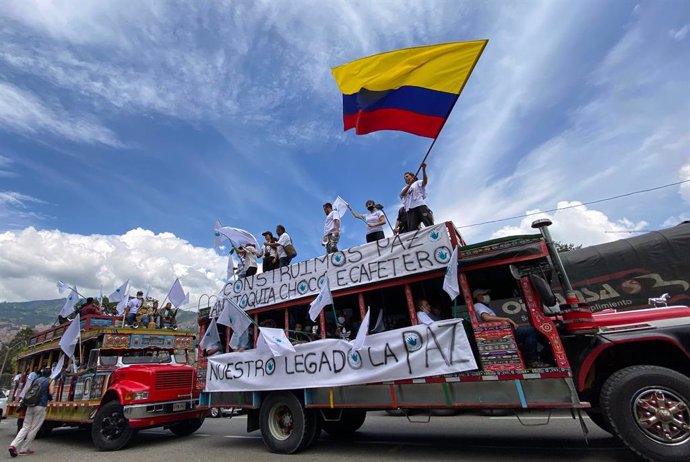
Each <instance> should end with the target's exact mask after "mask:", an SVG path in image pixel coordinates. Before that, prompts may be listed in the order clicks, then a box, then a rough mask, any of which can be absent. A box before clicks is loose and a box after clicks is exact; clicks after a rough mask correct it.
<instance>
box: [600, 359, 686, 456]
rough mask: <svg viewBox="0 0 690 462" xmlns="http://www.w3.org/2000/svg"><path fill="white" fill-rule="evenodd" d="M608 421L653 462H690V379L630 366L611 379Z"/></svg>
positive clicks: (605, 402)
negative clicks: (689, 458) (689, 457)
mask: <svg viewBox="0 0 690 462" xmlns="http://www.w3.org/2000/svg"><path fill="white" fill-rule="evenodd" d="M601 403H602V409H603V411H604V416H605V417H606V419H607V420H608V421H609V422H610V424H611V429H612V430H613V431H614V433H615V434H616V436H618V437H619V438H620V439H621V440H622V441H623V442H624V443H625V444H626V445H627V446H628V447H629V448H630V449H632V450H633V451H635V452H636V453H638V454H639V455H641V456H642V457H644V458H645V459H648V460H654V461H665V462H675V461H681V460H682V461H687V460H688V454H690V379H689V378H688V377H687V376H685V375H683V374H680V373H678V372H676V371H673V370H671V369H666V368H664V367H658V366H631V367H626V368H625V369H621V370H620V371H618V372H616V373H614V374H613V375H612V376H611V377H609V378H608V380H607V381H606V383H605V384H604V387H603V388H602V391H601Z"/></svg>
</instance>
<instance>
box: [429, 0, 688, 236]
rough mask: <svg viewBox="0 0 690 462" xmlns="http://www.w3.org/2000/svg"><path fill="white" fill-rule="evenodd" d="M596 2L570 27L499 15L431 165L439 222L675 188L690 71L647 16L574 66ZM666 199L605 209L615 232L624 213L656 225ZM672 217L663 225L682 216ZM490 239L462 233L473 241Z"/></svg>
mask: <svg viewBox="0 0 690 462" xmlns="http://www.w3.org/2000/svg"><path fill="white" fill-rule="evenodd" d="M594 4H596V2H594ZM594 4H593V3H588V2H576V3H574V4H572V9H571V10H570V11H569V15H568V19H567V20H563V18H562V5H561V4H558V3H557V2H546V3H533V4H529V6H530V9H529V10H525V11H522V14H515V15H514V16H511V15H510V14H509V13H507V12H506V10H502V11H501V12H500V13H499V15H498V17H497V18H496V20H495V24H496V34H495V37H494V40H492V42H490V44H489V47H487V51H486V53H485V56H483V57H482V59H481V60H480V62H479V65H478V66H477V69H476V70H475V74H474V75H473V77H472V79H471V80H470V83H469V85H468V87H467V89H466V90H465V94H463V95H462V97H461V99H460V101H459V104H458V106H457V107H456V109H455V111H454V112H455V114H453V115H452V116H451V118H450V119H449V121H448V123H447V125H446V128H444V133H443V134H442V135H441V138H440V139H439V141H442V142H440V143H439V146H438V147H437V148H435V149H437V151H436V152H435V153H432V155H431V160H430V163H431V165H430V173H431V174H432V175H433V176H432V178H431V180H430V186H429V197H430V202H431V206H432V209H433V210H434V212H435V215H436V216H437V217H445V218H447V219H452V220H453V221H455V222H456V224H459V225H467V224H473V223H480V222H484V221H488V220H492V219H496V218H502V217H506V216H514V215H520V214H522V213H525V211H526V210H530V209H537V208H539V209H542V210H543V209H546V208H549V207H550V205H551V204H553V201H554V198H562V199H567V200H572V199H574V198H582V199H584V200H586V201H590V200H597V199H601V198H605V197H609V196H615V195H618V194H622V193H627V192H631V191H633V190H635V189H638V188H639V189H642V188H645V187H653V186H657V185H660V184H664V183H670V182H673V181H674V180H675V179H674V178H673V177H672V176H671V175H672V174H673V173H672V172H677V171H678V169H679V168H680V167H681V164H682V163H683V162H684V159H687V152H688V151H690V137H688V136H687V133H688V132H689V131H690V122H689V121H690V105H688V104H687V101H686V100H684V99H683V98H678V95H679V94H684V91H685V90H683V88H687V83H688V80H687V75H688V66H687V61H686V60H685V59H684V57H682V56H681V55H666V54H664V53H663V52H662V51H663V48H664V47H665V46H666V45H667V40H665V37H664V36H663V34H664V33H665V32H663V31H662V32H659V30H658V27H656V26H657V25H656V24H651V25H650V24H649V21H648V20H647V18H648V16H645V15H638V16H634V17H631V22H630V24H629V25H627V26H626V29H625V31H624V32H623V33H622V34H621V35H620V37H619V38H618V40H617V41H616V42H613V44H612V46H611V45H608V46H607V47H604V46H603V44H598V46H599V49H598V50H597V53H593V52H591V51H590V52H588V56H586V57H585V56H579V55H578V54H582V53H583V51H582V49H580V48H579V47H576V46H573V44H576V43H582V36H581V34H582V31H583V30H586V29H587V28H588V27H592V21H593V20H595V18H594V16H593V14H595V13H594V10H592V7H593V5H594ZM523 7H524V5H523ZM525 18H527V19H525ZM525 21H527V22H525ZM554 24H558V27H554ZM524 31H529V33H527V34H525V35H523V32H524ZM650 34H655V35H654V36H650ZM659 35H661V37H663V38H664V40H659ZM545 36H548V37H549V40H548V41H547V42H543V41H540V39H539V37H545ZM535 42H538V43H539V46H537V47H535ZM594 43H597V42H595V41H592V42H591V43H590V45H592V44H594ZM490 56H494V59H489V57H490ZM497 57H498V58H499V59H496V58H497ZM511 57H514V58H511ZM632 75H635V76H636V78H630V76H632ZM683 76H685V77H683ZM574 95H577V96H576V97H574ZM685 162H687V160H685ZM660 194H661V192H660V193H650V194H648V195H645V196H637V198H636V199H635V200H629V201H625V200H621V201H618V202H616V204H613V203H610V204H609V203H606V204H603V205H601V208H602V209H603V210H605V211H606V213H607V214H608V215H609V216H611V220H612V221H614V222H615V221H617V220H618V218H619V217H617V216H616V215H618V214H621V215H622V214H623V213H622V211H621V208H622V207H624V206H625V207H629V208H631V211H630V215H629V216H635V217H636V220H637V221H642V220H643V219H644V220H646V221H657V220H658V221H659V222H661V221H663V217H661V216H658V217H654V218H653V219H650V218H648V217H649V216H650V214H654V213H656V212H657V210H656V208H653V207H652V205H651V204H653V199H654V198H659V197H660ZM449 198H451V199H449ZM614 207H616V208H614ZM635 207H636V209H635V210H632V209H633V208H635ZM669 207H671V205H669ZM657 208H658V207H657ZM674 208H675V207H674ZM671 210H673V209H670V210H669V211H667V212H666V216H668V215H669V214H671V213H678V212H676V211H675V210H673V211H671ZM660 213H661V212H660ZM494 230H495V227H491V226H484V227H473V228H467V230H466V234H467V236H466V237H467V238H469V240H476V239H481V238H484V237H487V236H488V235H490V234H491V232H493V231H494Z"/></svg>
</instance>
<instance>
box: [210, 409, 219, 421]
mask: <svg viewBox="0 0 690 462" xmlns="http://www.w3.org/2000/svg"><path fill="white" fill-rule="evenodd" d="M209 415H210V416H211V417H213V418H214V419H217V418H219V417H220V409H218V408H217V407H212V408H211V413H210V414H209Z"/></svg>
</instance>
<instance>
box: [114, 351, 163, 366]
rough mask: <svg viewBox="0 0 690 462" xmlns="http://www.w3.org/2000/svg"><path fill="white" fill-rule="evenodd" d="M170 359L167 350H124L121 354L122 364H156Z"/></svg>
mask: <svg viewBox="0 0 690 462" xmlns="http://www.w3.org/2000/svg"><path fill="white" fill-rule="evenodd" d="M171 361H172V358H171V357H170V352H169V351H167V350H142V351H125V352H124V353H123V354H122V364H156V363H169V362H171Z"/></svg>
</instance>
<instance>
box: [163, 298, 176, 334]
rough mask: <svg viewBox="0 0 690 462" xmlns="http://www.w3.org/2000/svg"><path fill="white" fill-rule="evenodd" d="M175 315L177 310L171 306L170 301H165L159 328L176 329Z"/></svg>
mask: <svg viewBox="0 0 690 462" xmlns="http://www.w3.org/2000/svg"><path fill="white" fill-rule="evenodd" d="M175 316H177V310H176V309H174V308H173V307H172V303H170V302H168V303H166V304H165V306H164V307H163V312H162V313H161V329H173V330H177V321H176V320H175Z"/></svg>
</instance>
